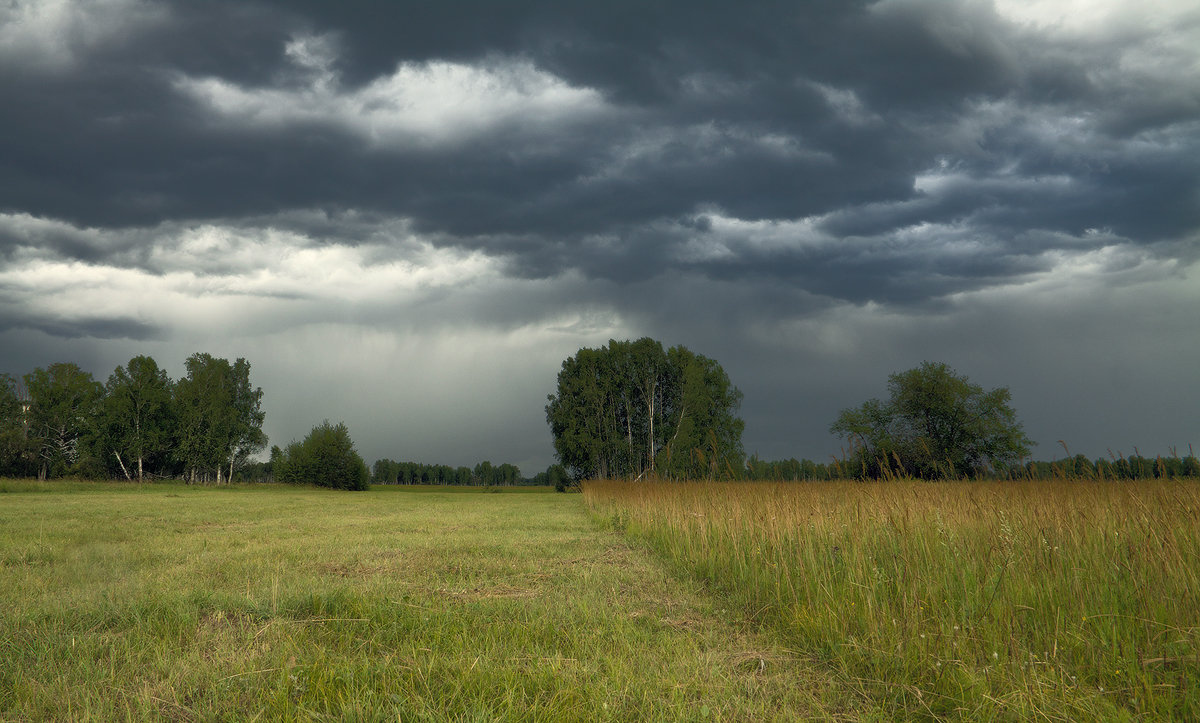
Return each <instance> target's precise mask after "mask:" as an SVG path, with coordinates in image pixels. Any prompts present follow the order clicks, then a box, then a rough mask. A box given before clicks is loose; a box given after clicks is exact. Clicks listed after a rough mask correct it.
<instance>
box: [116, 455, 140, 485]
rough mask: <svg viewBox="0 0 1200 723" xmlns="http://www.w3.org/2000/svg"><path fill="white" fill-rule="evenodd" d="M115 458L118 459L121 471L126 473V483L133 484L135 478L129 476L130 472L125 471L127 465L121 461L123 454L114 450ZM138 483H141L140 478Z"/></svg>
mask: <svg viewBox="0 0 1200 723" xmlns="http://www.w3.org/2000/svg"><path fill="white" fill-rule="evenodd" d="M113 456H114V457H116V458H117V464H119V465H121V471H122V472H124V473H125V479H126V481H129V482H132V481H133V478H132V477H130V476H129V470H127V469H125V463H124V462H122V461H121V454H120V453H119V452H117V450H115V449H114V450H113ZM138 481H139V482H140V481H141V478H140V477H139V478H138Z"/></svg>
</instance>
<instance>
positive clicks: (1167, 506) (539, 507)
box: [0, 481, 1200, 721]
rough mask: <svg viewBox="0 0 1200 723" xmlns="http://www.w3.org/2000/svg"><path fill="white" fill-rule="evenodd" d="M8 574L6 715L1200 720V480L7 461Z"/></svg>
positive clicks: (3, 488)
mask: <svg viewBox="0 0 1200 723" xmlns="http://www.w3.org/2000/svg"><path fill="white" fill-rule="evenodd" d="M520 492H523V493H520ZM0 601H2V602H3V604H2V605H0V720H13V721H25V720H29V721H35V720H179V721H199V720H368V721H369V720H380V721H383V720H402V721H409V720H416V721H422V720H427V721H442V720H448V721H493V720H504V721H509V720H512V721H558V720H613V721H626V720H630V721H632V720H672V721H674V720H696V721H704V720H727V721H742V720H754V721H758V720H798V719H841V720H863V719H874V720H893V719H958V720H1097V719H1104V720H1121V719H1129V720H1168V719H1174V720H1196V719H1200V692H1198V689H1197V680H1198V678H1200V656H1198V653H1200V612H1197V611H1198V610H1200V484H1197V483H1196V482H1195V481H1171V482H1156V483H1121V484H1112V483H1102V484H1097V483H1065V482H1059V483H1053V484H1032V483H1002V484H999V483H998V484H992V483H909V482H891V483H885V484H858V483H828V484H826V483H818V484H766V483H731V484H708V483H697V484H674V483H644V482H643V483H623V482H598V483H589V484H587V485H586V486H585V489H584V494H583V495H561V494H555V493H553V492H548V491H544V490H538V491H525V490H507V491H505V492H504V493H502V494H488V493H486V492H484V491H482V490H478V489H454V488H375V489H373V490H372V491H370V492H366V493H345V492H336V491H330V490H318V489H297V488H288V487H281V486H259V487H233V488H229V487H224V488H202V487H187V486H183V485H175V484H165V485H143V486H138V485H130V484H122V483H108V484H99V483H86V482H65V483H64V482H56V483H35V482H11V481H0Z"/></svg>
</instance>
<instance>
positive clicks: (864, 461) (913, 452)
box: [829, 362, 1032, 479]
mask: <svg viewBox="0 0 1200 723" xmlns="http://www.w3.org/2000/svg"><path fill="white" fill-rule="evenodd" d="M888 391H889V392H890V393H891V397H890V398H889V399H888V401H887V402H881V401H879V400H878V399H872V400H869V401H867V402H865V403H863V405H862V406H861V407H858V408H857V409H845V410H843V411H842V413H841V414H840V415H839V416H838V418H837V420H836V421H835V422H834V423H833V424H832V425H830V428H829V429H830V431H831V432H833V433H834V434H837V435H838V436H840V437H842V438H843V439H846V440H848V441H849V443H850V446H851V449H850V455H849V457H850V459H849V462H850V463H851V467H852V470H851V471H852V472H856V473H858V474H860V475H862V476H865V477H883V476H889V475H893V474H898V475H901V476H912V477H922V478H929V479H934V478H943V477H944V478H952V477H964V476H968V477H976V476H980V475H983V474H987V473H994V472H1004V471H1005V470H1007V469H1009V468H1011V467H1012V466H1014V465H1016V464H1017V463H1019V462H1020V460H1021V458H1023V457H1026V456H1028V455H1029V446H1030V445H1031V444H1032V442H1031V441H1030V440H1029V438H1028V437H1026V436H1025V432H1024V431H1023V430H1022V427H1021V424H1020V423H1019V422H1018V421H1017V418H1016V413H1015V412H1014V411H1013V410H1012V408H1011V407H1010V406H1009V401H1010V399H1011V395H1010V394H1009V391H1008V389H1007V388H1006V387H998V388H996V389H993V390H991V391H984V389H983V388H982V387H980V386H979V385H977V384H971V383H970V382H969V381H968V380H967V378H966V377H961V376H958V375H957V374H955V372H954V370H953V369H951V368H950V367H949V366H947V365H945V364H941V363H934V362H924V363H922V364H921V366H919V367H916V368H914V369H910V370H908V371H905V372H899V373H897V374H893V375H891V376H890V377H888Z"/></svg>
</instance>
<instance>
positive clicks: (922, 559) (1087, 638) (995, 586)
mask: <svg viewBox="0 0 1200 723" xmlns="http://www.w3.org/2000/svg"><path fill="white" fill-rule="evenodd" d="M583 494H584V497H585V499H586V501H587V503H588V505H589V506H590V508H591V509H592V510H593V511H594V513H595V514H596V515H597V516H599V517H601V518H603V519H607V520H608V521H609V522H610V524H611V525H612V526H613V527H615V528H617V529H620V530H624V531H625V532H626V533H627V534H628V535H629V536H630V537H631V538H633V539H638V540H642V541H643V542H644V543H645V544H648V545H649V546H650V547H651V548H653V549H654V550H656V551H658V552H659V553H660V554H661V555H662V556H663V557H664V558H665V559H667V560H669V561H670V562H671V563H672V564H673V565H674V566H675V569H676V570H678V571H680V572H684V573H687V574H691V575H693V576H694V577H696V578H697V579H699V580H702V581H704V582H705V583H706V584H708V585H709V586H710V587H711V588H712V589H714V590H715V591H717V592H718V593H719V594H720V596H721V597H723V598H724V599H725V600H727V601H728V602H729V603H730V604H731V606H734V607H735V608H737V609H740V610H741V611H742V612H743V613H744V614H745V615H746V616H747V617H748V618H749V619H750V620H753V621H756V622H757V623H758V624H759V625H760V626H762V627H763V628H764V629H767V630H772V631H774V632H775V634H776V635H778V636H779V638H780V640H781V642H782V643H783V644H784V645H787V646H791V647H792V648H794V649H795V650H796V651H798V653H800V654H803V655H807V656H811V657H812V658H814V659H815V660H817V661H819V662H820V663H821V664H823V665H825V666H826V667H827V669H828V670H830V671H832V673H833V674H834V675H835V677H836V679H837V680H838V681H839V684H840V685H841V686H843V687H845V688H847V689H849V690H852V691H856V692H857V694H858V696H859V697H860V699H861V701H863V705H864V708H865V709H872V710H877V711H882V712H883V714H884V715H885V716H886V717H894V718H959V719H967V720H988V719H1008V720H1038V719H1040V720H1113V719H1116V720H1120V719H1143V718H1147V719H1175V720H1200V687H1198V686H1200V483H1197V481H1195V480H1164V481H1139V482H1122V483H1096V482H1091V483H1088V482H1065V481H1060V482H1052V483H1033V482H996V483H992V482H935V483H931V482H914V481H893V482H885V483H855V482H835V483H808V484H797V483H782V484H779V483H721V484H717V483H670V482H649V483H647V482H636V483H631V482H591V483H587V484H585V486H584V488H583Z"/></svg>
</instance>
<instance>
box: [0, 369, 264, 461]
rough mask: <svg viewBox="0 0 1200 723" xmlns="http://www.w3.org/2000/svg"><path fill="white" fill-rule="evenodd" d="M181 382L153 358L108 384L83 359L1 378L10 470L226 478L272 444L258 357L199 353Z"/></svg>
mask: <svg viewBox="0 0 1200 723" xmlns="http://www.w3.org/2000/svg"><path fill="white" fill-rule="evenodd" d="M185 368H186V374H185V375H184V377H183V378H181V379H178V380H172V379H171V378H170V377H169V376H168V375H167V373H166V372H165V371H164V370H162V369H161V368H159V366H158V363H157V362H155V360H154V359H153V358H152V357H149V356H136V357H133V358H132V359H130V360H129V363H128V364H125V365H123V366H118V367H117V368H116V369H114V370H113V373H112V374H111V375H110V376H109V377H108V380H107V381H106V382H104V383H101V382H99V381H97V380H95V379H94V378H93V377H92V375H91V374H90V373H88V372H85V371H83V370H82V369H80V368H79V366H77V365H76V364H73V363H69V362H63V363H57V364H51V365H49V366H48V367H46V368H44V369H43V368H37V369H34V370H33V371H32V372H29V373H28V374H25V375H24V376H23V377H22V378H21V382H22V383H18V380H17V379H16V378H15V377H13V376H12V375H10V374H0V474H3V475H7V476H22V477H33V476H36V477H37V478H39V479H47V478H52V477H62V476H68V475H74V476H81V477H91V478H114V477H116V478H121V477H123V478H125V479H129V480H132V479H137V480H144V479H146V478H147V477H175V478H183V479H186V480H187V481H189V482H192V483H195V482H209V481H215V482H217V483H218V484H219V483H221V482H222V481H229V480H231V479H233V476H234V474H235V473H236V472H237V471H238V470H239V469H240V468H241V467H243V466H244V465H246V464H247V463H248V462H249V461H250V459H251V457H252V456H253V455H254V454H256V453H257V452H259V451H260V450H262V449H263V448H264V447H265V446H266V443H267V438H266V435H265V434H263V431H262V425H263V421H264V419H265V414H264V413H263V411H262V389H260V388H258V387H255V386H253V385H252V384H251V382H250V362H248V361H246V360H245V359H241V358H239V359H237V360H236V361H233V362H230V361H229V360H227V359H222V358H218V357H214V356H212V355H210V354H206V353H196V354H193V355H191V356H190V357H188V358H187V361H186V362H185Z"/></svg>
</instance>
